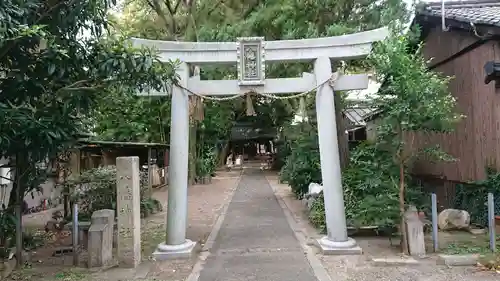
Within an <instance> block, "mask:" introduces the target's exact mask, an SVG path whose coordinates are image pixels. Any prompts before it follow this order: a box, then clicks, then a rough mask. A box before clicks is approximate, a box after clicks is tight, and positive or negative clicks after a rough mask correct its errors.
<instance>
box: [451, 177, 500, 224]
mask: <svg viewBox="0 0 500 281" xmlns="http://www.w3.org/2000/svg"><path fill="white" fill-rule="evenodd" d="M486 174H487V177H486V179H485V180H483V181H477V182H472V183H469V184H458V185H457V187H456V194H455V202H454V206H453V207H454V208H456V209H461V210H466V211H467V212H469V214H470V216H471V222H473V223H475V224H477V225H479V226H481V227H485V226H487V225H488V205H487V202H488V193H489V192H491V193H493V196H494V197H495V199H496V200H495V214H500V199H499V198H500V173H498V172H497V171H496V170H495V169H494V168H487V169H486Z"/></svg>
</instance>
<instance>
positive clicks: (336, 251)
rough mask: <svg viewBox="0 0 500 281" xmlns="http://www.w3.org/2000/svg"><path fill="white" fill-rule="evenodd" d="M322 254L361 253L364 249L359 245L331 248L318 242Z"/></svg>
mask: <svg viewBox="0 0 500 281" xmlns="http://www.w3.org/2000/svg"><path fill="white" fill-rule="evenodd" d="M317 245H318V248H319V250H320V252H321V254H323V255H325V256H340V255H361V254H363V249H361V247H359V246H355V247H352V248H330V247H325V246H323V245H321V244H320V243H317Z"/></svg>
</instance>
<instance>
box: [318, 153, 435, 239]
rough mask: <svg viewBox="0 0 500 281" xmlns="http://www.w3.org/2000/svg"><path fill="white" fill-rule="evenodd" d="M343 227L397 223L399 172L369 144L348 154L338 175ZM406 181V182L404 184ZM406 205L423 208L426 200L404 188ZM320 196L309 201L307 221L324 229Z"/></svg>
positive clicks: (417, 190) (415, 188) (415, 189)
mask: <svg viewBox="0 0 500 281" xmlns="http://www.w3.org/2000/svg"><path fill="white" fill-rule="evenodd" d="M342 181H343V188H344V202H345V211H346V219H347V224H348V225H349V226H354V227H359V226H369V225H370V226H372V225H374V226H379V227H383V228H392V227H393V226H395V225H397V224H398V223H399V221H400V215H399V201H398V198H399V197H398V196H399V186H398V183H399V170H398V167H397V166H396V165H395V164H394V162H393V161H392V158H391V157H390V155H389V154H388V153H387V152H385V151H384V150H381V149H379V148H377V146H375V145H372V144H367V143H365V144H361V145H360V146H358V147H357V148H356V149H354V150H353V151H352V152H351V155H350V163H349V166H348V167H347V169H346V170H345V171H344V172H343V175H342ZM407 182H410V181H407ZM406 196H407V197H406V198H407V200H406V202H407V204H412V205H415V206H417V208H420V209H422V208H426V207H427V205H426V203H427V200H425V199H426V197H425V196H423V194H422V191H421V188H420V187H418V186H407V188H406ZM323 200H324V199H323V196H320V197H318V199H317V200H315V202H313V204H312V207H311V212H310V214H309V220H310V221H311V223H312V224H313V225H315V226H316V227H318V228H320V229H324V228H325V226H326V224H325V207H324V203H323Z"/></svg>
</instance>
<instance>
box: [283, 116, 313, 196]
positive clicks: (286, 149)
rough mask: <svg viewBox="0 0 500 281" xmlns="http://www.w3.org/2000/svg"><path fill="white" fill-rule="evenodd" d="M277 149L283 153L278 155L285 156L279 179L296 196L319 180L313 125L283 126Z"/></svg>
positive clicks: (305, 191)
mask: <svg viewBox="0 0 500 281" xmlns="http://www.w3.org/2000/svg"><path fill="white" fill-rule="evenodd" d="M279 151H280V152H281V153H284V154H282V155H280V156H285V157H286V158H285V164H284V165H283V167H282V168H281V173H280V179H281V181H283V182H286V183H288V184H289V185H290V187H291V188H292V191H293V193H294V194H295V195H296V196H297V197H298V198H301V197H302V196H303V195H304V194H306V193H307V191H308V186H309V184H310V183H312V182H316V183H320V182H321V169H320V161H319V146H318V135H317V129H316V128H315V126H313V125H312V124H310V123H307V122H300V123H299V124H294V125H290V126H287V127H285V130H284V132H283V143H282V145H281V146H280V147H279ZM285 153H287V154H285Z"/></svg>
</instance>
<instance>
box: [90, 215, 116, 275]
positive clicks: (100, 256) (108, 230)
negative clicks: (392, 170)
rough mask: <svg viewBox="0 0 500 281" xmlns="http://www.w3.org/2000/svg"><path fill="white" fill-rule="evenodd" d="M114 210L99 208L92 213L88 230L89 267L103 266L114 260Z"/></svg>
mask: <svg viewBox="0 0 500 281" xmlns="http://www.w3.org/2000/svg"><path fill="white" fill-rule="evenodd" d="M114 222H115V211H114V210H99V211H95V212H94V213H93V214H92V218H91V225H90V228H89V230H88V254H89V262H88V267H89V268H90V267H103V266H107V265H109V264H110V263H111V262H112V260H113V236H114V235H113V232H114V231H113V226H114Z"/></svg>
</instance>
